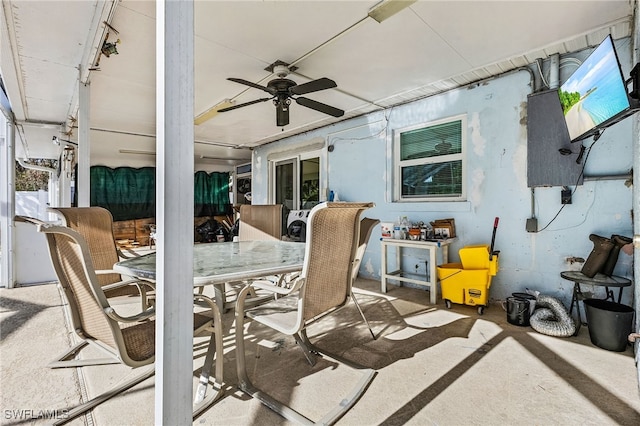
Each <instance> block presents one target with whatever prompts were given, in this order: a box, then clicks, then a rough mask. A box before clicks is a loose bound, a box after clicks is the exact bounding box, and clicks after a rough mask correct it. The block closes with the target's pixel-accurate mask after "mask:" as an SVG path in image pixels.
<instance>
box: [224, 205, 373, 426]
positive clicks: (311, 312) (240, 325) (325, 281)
mask: <svg viewBox="0 0 640 426" xmlns="http://www.w3.org/2000/svg"><path fill="white" fill-rule="evenodd" d="M372 206H373V204H372V203H324V204H320V205H318V206H316V207H314V208H313V209H312V210H311V213H310V214H309V219H308V225H307V229H308V233H307V240H306V243H305V244H306V250H305V258H304V266H303V269H302V272H301V274H300V276H299V277H298V278H296V280H295V281H294V283H293V284H292V286H291V288H283V287H280V286H277V285H273V284H269V283H268V282H266V281H256V282H253V283H251V285H250V286H248V287H246V288H244V289H243V290H242V291H241V292H240V294H239V295H238V301H237V303H236V312H235V319H236V325H235V327H236V362H237V369H238V381H239V387H240V389H241V390H243V391H244V392H246V393H248V394H249V395H251V396H253V397H254V398H257V399H259V400H260V401H261V402H262V403H263V404H265V405H266V406H268V407H269V408H271V409H272V410H274V411H276V412H277V413H279V414H280V415H282V416H284V417H285V418H287V419H289V420H292V421H296V422H299V423H303V424H311V423H313V422H312V421H311V420H310V419H308V418H307V417H305V416H304V415H302V414H300V413H299V412H298V411H295V410H294V409H292V408H291V407H288V406H286V405H285V404H283V403H281V402H279V401H277V400H276V399H274V398H272V397H271V396H269V395H268V394H266V393H265V392H264V391H263V390H260V389H258V388H257V387H256V386H255V385H253V384H252V383H251V381H250V379H249V376H248V374H247V368H246V360H245V348H244V329H245V327H244V321H245V316H246V317H247V318H249V319H252V320H253V321H257V322H260V323H262V324H264V325H266V326H268V327H270V328H272V329H274V330H277V331H279V332H281V333H283V334H286V335H290V336H293V337H294V338H295V340H296V342H297V343H298V344H299V345H300V347H301V348H302V350H303V353H304V355H305V356H306V358H307V360H308V361H309V363H310V364H311V365H312V366H313V365H314V364H315V362H316V358H315V357H316V354H322V355H324V356H325V357H327V358H331V359H333V360H335V361H337V362H340V363H344V364H346V365H348V366H350V367H353V368H356V369H359V370H361V371H362V376H361V379H360V381H359V382H358V384H357V386H356V387H355V389H353V390H352V391H351V392H350V393H349V394H348V395H347V396H346V397H344V399H341V402H340V403H339V404H338V406H336V407H335V408H334V409H333V410H331V411H330V412H329V413H328V414H326V415H325V416H324V417H323V418H322V419H321V420H320V421H319V423H321V424H332V423H334V422H335V421H337V420H338V419H339V418H340V417H341V416H343V415H344V414H345V413H346V412H347V411H348V410H349V409H350V408H351V407H352V406H353V405H354V404H355V403H356V401H357V400H358V399H359V398H360V396H361V395H362V394H363V393H364V391H365V389H366V388H367V386H368V385H369V383H370V382H371V381H372V380H373V377H374V376H375V371H374V370H372V369H367V368H364V367H362V366H358V365H356V364H354V363H351V362H348V361H346V360H344V359H340V358H338V357H336V356H335V355H330V354H328V353H326V352H323V351H321V350H320V349H319V348H317V347H315V346H314V345H313V344H312V343H311V342H310V341H309V339H308V338H307V333H306V328H307V326H309V325H310V324H312V323H314V322H316V321H317V320H319V319H321V318H324V317H325V316H326V315H328V314H330V313H332V312H335V311H336V310H337V309H339V308H341V307H343V306H344V305H345V304H346V303H347V302H348V301H349V297H350V296H351V285H352V280H353V266H354V262H355V259H356V252H357V249H358V241H359V237H360V234H359V230H360V214H361V213H362V211H364V210H366V209H367V208H369V207H372ZM251 287H255V288H261V289H269V290H271V291H272V292H274V293H278V294H280V295H281V297H279V298H278V299H276V300H274V301H272V302H269V303H266V304H262V305H260V306H258V307H255V308H250V309H245V305H244V302H245V298H246V296H247V294H249V291H250V290H251ZM329 333H330V331H329Z"/></svg>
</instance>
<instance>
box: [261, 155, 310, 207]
mask: <svg viewBox="0 0 640 426" xmlns="http://www.w3.org/2000/svg"><path fill="white" fill-rule="evenodd" d="M273 176H274V182H273V193H274V201H275V203H276V204H282V205H284V206H285V207H286V208H287V209H289V210H301V209H311V208H313V207H314V206H315V205H317V204H318V203H319V202H320V157H319V156H317V155H315V156H313V155H312V156H305V157H304V158H303V157H296V158H289V159H286V160H282V161H278V162H275V167H274V174H273Z"/></svg>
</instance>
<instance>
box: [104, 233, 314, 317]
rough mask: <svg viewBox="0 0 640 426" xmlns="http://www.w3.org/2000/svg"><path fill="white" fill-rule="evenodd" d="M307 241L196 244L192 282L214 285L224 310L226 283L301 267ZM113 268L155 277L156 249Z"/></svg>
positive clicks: (137, 275) (127, 273)
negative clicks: (303, 242) (154, 251)
mask: <svg viewBox="0 0 640 426" xmlns="http://www.w3.org/2000/svg"><path fill="white" fill-rule="evenodd" d="M304 250H305V244H302V243H296V242H290V241H239V242H225V243H207V244H195V245H194V246H193V286H194V287H202V286H205V285H213V286H214V289H215V301H216V304H217V305H218V307H219V308H220V311H221V312H224V310H225V304H226V299H225V283H227V282H233V281H243V280H248V279H252V278H260V277H265V276H270V275H280V274H286V273H290V272H297V271H300V270H302V264H303V261H304ZM113 269H114V270H115V271H116V272H118V273H120V274H123V275H127V276H132V277H138V278H146V279H150V280H155V279H156V253H150V254H146V255H143V256H140V257H135V258H131V259H127V260H123V261H121V262H118V263H116V264H115V265H114V267H113Z"/></svg>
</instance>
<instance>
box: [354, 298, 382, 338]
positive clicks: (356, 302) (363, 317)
mask: <svg viewBox="0 0 640 426" xmlns="http://www.w3.org/2000/svg"><path fill="white" fill-rule="evenodd" d="M351 300H353V303H355V305H356V308H358V312H360V316H361V317H362V319H363V320H364V322H365V324H367V327H369V333H371V337H373V340H376V335H375V334H373V330H372V329H371V324H369V321H367V317H365V316H364V312H362V308H360V304H359V303H358V299H356V295H355V294H353V292H351Z"/></svg>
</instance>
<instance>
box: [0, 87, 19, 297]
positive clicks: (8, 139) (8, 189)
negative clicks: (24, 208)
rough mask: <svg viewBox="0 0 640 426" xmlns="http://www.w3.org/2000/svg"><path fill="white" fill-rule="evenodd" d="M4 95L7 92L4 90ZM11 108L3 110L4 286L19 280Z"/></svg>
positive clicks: (0, 263) (0, 202)
mask: <svg viewBox="0 0 640 426" xmlns="http://www.w3.org/2000/svg"><path fill="white" fill-rule="evenodd" d="M0 96H3V97H4V93H1V92H0ZM5 112H6V113H7V114H8V115H9V116H11V115H12V114H11V112H10V111H4V109H2V110H0V164H1V165H2V167H1V168H0V169H1V170H2V173H1V174H0V225H1V227H0V248H1V249H2V253H1V254H0V287H7V288H12V287H13V286H14V284H15V275H14V272H15V268H14V264H15V262H14V247H15V242H14V230H15V225H14V223H13V217H14V216H15V197H14V194H15V176H16V167H15V144H14V143H15V128H14V126H13V123H12V121H11V119H10V118H9V117H7V116H6V115H5V114H3V113H5Z"/></svg>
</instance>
